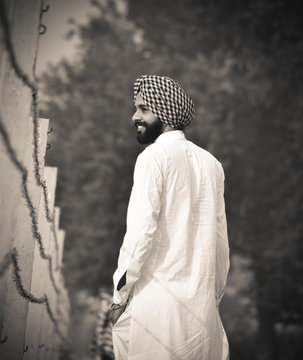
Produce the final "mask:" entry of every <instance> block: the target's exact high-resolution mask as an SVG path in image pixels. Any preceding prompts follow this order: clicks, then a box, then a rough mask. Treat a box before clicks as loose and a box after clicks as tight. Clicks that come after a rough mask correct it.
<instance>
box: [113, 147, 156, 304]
mask: <svg viewBox="0 0 303 360" xmlns="http://www.w3.org/2000/svg"><path fill="white" fill-rule="evenodd" d="M161 193H162V174H161V171H160V168H159V165H158V163H157V162H156V160H155V159H154V157H153V156H152V155H151V154H150V153H149V152H148V151H147V150H145V151H144V152H143V153H141V154H140V155H139V157H138V159H137V162H136V165H135V170H134V184H133V188H132V192H131V196H130V200H129V205H128V210H127V231H126V234H125V237H124V240H123V244H122V247H121V249H120V254H119V259H118V268H117V270H116V271H115V273H114V277H113V280H114V297H113V301H114V303H115V304H121V305H123V304H124V303H125V302H126V301H127V299H128V297H129V295H130V292H131V290H132V288H133V286H134V284H135V283H136V281H137V280H138V279H139V278H140V273H141V268H142V266H143V264H144V263H145V261H146V259H147V258H148V254H149V251H150V249H151V246H152V241H153V238H154V234H155V232H156V230H157V219H158V215H159V212H160V208H161Z"/></svg>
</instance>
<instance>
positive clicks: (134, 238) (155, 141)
mask: <svg viewBox="0 0 303 360" xmlns="http://www.w3.org/2000/svg"><path fill="white" fill-rule="evenodd" d="M134 96H135V108H136V112H135V114H134V116H133V122H134V124H135V126H136V128H137V139H138V141H139V142H140V143H141V144H146V145H149V146H147V147H146V149H145V150H144V151H143V152H142V153H141V154H140V155H139V156H138V159H137V162H136V165H135V170H134V184H133V188H132V193H131V197H130V201H129V206H128V213H127V232H126V235H125V238H124V241H123V244H122V247H121V249H120V255H119V260H118V268H117V270H116V272H115V274H114V297H113V301H114V303H113V305H112V314H111V315H112V322H113V345H114V353H115V359H116V360H121V359H131V360H169V359H182V360H185V359H186V360H226V359H227V358H228V342H227V339H226V335H225V332H224V329H223V326H222V323H221V320H220V316H219V312H218V305H219V302H220V300H221V298H222V296H223V292H224V288H225V283H226V277H227V272H228V268H229V248H228V240H227V229H226V217H225V207H224V198H223V191H224V173H223V169H222V166H221V164H220V163H219V162H218V161H217V160H216V159H215V158H214V157H213V156H212V155H211V154H210V153H208V152H207V151H205V150H203V149H201V148H200V147H198V146H196V145H194V144H193V143H192V142H190V141H188V140H186V138H185V136H184V133H183V131H182V130H183V128H184V127H185V126H187V125H189V124H190V122H191V120H192V118H193V114H194V105H193V102H192V100H191V99H190V98H189V97H188V96H187V95H186V94H185V92H184V90H183V89H182V88H181V87H180V86H179V85H178V84H176V83H175V82H174V81H173V80H171V79H169V78H167V77H162V76H154V75H143V76H141V77H140V78H138V79H137V80H136V81H135V84H134Z"/></svg>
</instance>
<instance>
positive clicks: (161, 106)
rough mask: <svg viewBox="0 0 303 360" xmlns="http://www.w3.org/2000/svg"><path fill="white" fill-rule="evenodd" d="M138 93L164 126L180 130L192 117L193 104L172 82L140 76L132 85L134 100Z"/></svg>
mask: <svg viewBox="0 0 303 360" xmlns="http://www.w3.org/2000/svg"><path fill="white" fill-rule="evenodd" d="M139 92H140V94H141V96H142V98H143V101H144V103H145V104H146V105H147V106H148V107H149V109H150V110H151V111H152V112H153V113H154V114H155V115H156V116H157V117H158V118H159V119H160V120H161V121H162V122H164V123H165V124H168V125H169V126H171V127H173V128H175V129H180V128H183V127H185V126H187V125H189V124H190V122H191V121H192V119H193V117H194V112H195V110H194V103H193V101H192V99H191V98H190V97H189V96H187V95H186V94H185V92H184V90H183V89H182V88H181V86H179V85H178V84H177V83H176V82H175V81H174V80H172V79H170V78H168V77H166V76H156V75H142V76H140V77H139V78H138V79H137V80H136V81H135V83H134V100H135V101H136V96H137V94H138V93H139Z"/></svg>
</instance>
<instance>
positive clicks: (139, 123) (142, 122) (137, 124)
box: [134, 121, 147, 128]
mask: <svg viewBox="0 0 303 360" xmlns="http://www.w3.org/2000/svg"><path fill="white" fill-rule="evenodd" d="M134 126H135V127H136V128H137V127H138V126H145V127H147V123H146V122H145V121H135V124H134Z"/></svg>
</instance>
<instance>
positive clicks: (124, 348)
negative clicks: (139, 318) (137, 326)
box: [112, 301, 132, 360]
mask: <svg viewBox="0 0 303 360" xmlns="http://www.w3.org/2000/svg"><path fill="white" fill-rule="evenodd" d="M131 303H132V302H131V301H130V302H129V303H128V305H127V307H126V309H125V311H124V313H123V314H122V315H121V316H120V317H119V319H118V321H117V322H116V323H115V324H114V325H113V328H112V334H113V348H114V355H115V360H126V359H127V355H128V345H129V334H130V314H131Z"/></svg>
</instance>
